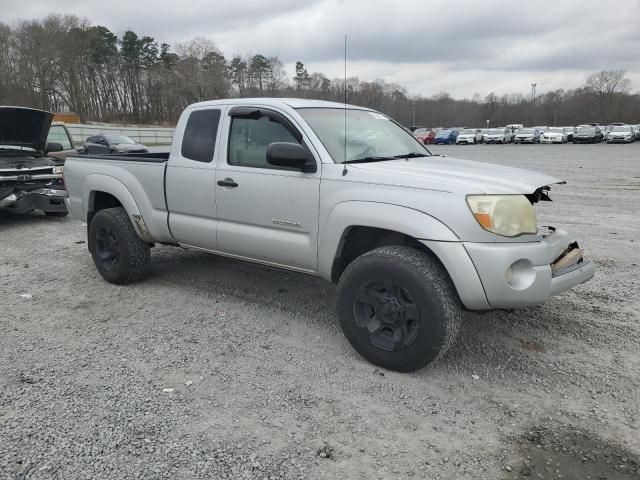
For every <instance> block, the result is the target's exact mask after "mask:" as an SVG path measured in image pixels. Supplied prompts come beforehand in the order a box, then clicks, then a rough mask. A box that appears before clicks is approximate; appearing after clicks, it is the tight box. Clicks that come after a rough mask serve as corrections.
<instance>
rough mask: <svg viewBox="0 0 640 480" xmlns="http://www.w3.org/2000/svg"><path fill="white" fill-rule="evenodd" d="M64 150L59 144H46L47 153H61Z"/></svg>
mask: <svg viewBox="0 0 640 480" xmlns="http://www.w3.org/2000/svg"><path fill="white" fill-rule="evenodd" d="M63 150H64V147H63V146H62V144H61V143H56V142H49V143H47V147H46V151H47V153H51V152H61V151H63Z"/></svg>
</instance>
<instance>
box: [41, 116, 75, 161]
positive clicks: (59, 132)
mask: <svg viewBox="0 0 640 480" xmlns="http://www.w3.org/2000/svg"><path fill="white" fill-rule="evenodd" d="M55 144H58V145H60V147H62V150H57V148H51V146H54V147H57V146H56V145H55ZM47 150H48V155H49V156H50V157H53V158H56V159H58V160H64V159H65V158H67V155H71V154H75V153H77V150H76V147H75V146H74V144H73V139H72V138H71V134H70V133H69V130H67V127H66V126H65V124H64V123H62V122H53V123H52V124H51V128H49V135H47Z"/></svg>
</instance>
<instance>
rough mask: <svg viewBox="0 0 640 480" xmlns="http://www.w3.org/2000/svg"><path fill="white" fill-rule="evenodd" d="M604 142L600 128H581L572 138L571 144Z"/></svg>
mask: <svg viewBox="0 0 640 480" xmlns="http://www.w3.org/2000/svg"><path fill="white" fill-rule="evenodd" d="M603 140H604V133H603V132H602V130H601V129H600V127H593V126H583V127H580V129H579V130H578V132H577V133H576V134H575V135H574V136H573V143H600V142H602V141H603Z"/></svg>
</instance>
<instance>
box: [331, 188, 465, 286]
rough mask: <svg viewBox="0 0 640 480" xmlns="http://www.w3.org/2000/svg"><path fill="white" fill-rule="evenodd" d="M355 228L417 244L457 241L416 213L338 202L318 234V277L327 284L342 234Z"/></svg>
mask: <svg viewBox="0 0 640 480" xmlns="http://www.w3.org/2000/svg"><path fill="white" fill-rule="evenodd" d="M356 226H361V227H373V228H381V229H385V230H391V231H395V232H399V233H402V234H405V235H409V236H410V237H413V238H415V239H417V240H437V241H444V242H459V241H460V239H459V238H458V236H457V235H456V234H455V233H454V232H453V231H452V230H451V229H450V228H449V227H448V226H447V225H445V224H444V223H442V222H441V221H440V220H438V219H436V218H434V217H432V216H431V215H429V214H427V213H425V212H422V211H420V210H416V209H413V208H410V207H406V206H402V205H395V204H389V203H378V202H371V201H347V202H342V203H339V204H337V205H335V206H334V207H333V209H332V210H331V212H329V215H328V216H327V219H326V221H325V222H324V225H323V226H322V228H321V230H320V235H319V238H320V242H319V249H318V273H319V275H320V276H321V277H322V278H325V279H327V280H331V270H332V268H333V262H334V259H335V257H336V255H337V252H338V249H339V248H340V244H341V242H342V239H343V237H344V233H345V231H346V230H347V229H348V228H350V227H356Z"/></svg>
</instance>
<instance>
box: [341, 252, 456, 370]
mask: <svg viewBox="0 0 640 480" xmlns="http://www.w3.org/2000/svg"><path fill="white" fill-rule="evenodd" d="M377 280H381V281H386V280H391V281H392V282H394V283H397V284H398V285H399V286H400V287H401V289H402V291H406V292H407V293H409V294H410V297H412V300H413V302H414V306H415V307H417V311H418V312H419V315H418V316H419V320H418V321H417V323H418V329H417V334H415V333H414V335H415V339H414V340H413V342H412V343H411V344H409V345H406V346H402V347H401V349H399V350H396V351H389V350H387V349H383V348H380V346H378V345H376V344H375V342H374V339H373V337H372V334H370V331H369V330H368V329H367V328H363V327H362V326H359V325H358V319H362V315H363V314H362V313H361V312H362V310H361V308H362V303H360V302H359V300H358V298H361V297H360V294H361V293H362V292H363V288H364V289H366V286H367V285H370V284H372V283H375V282H376V281H377ZM375 293H376V295H380V293H379V292H378V291H376V292H375ZM365 295H366V294H365ZM385 298H387V297H385ZM365 303H366V302H365ZM337 309H338V317H339V320H340V326H341V327H342V331H343V332H344V334H345V336H346V337H347V340H349V343H351V345H352V346H353V348H354V349H355V350H356V351H357V352H358V353H359V354H360V355H361V356H362V357H364V358H365V359H366V360H368V361H369V362H371V363H373V364H374V365H378V366H380V367H383V368H386V369H389V370H396V371H400V372H411V371H414V370H418V369H420V368H422V367H424V366H426V365H428V364H429V363H432V362H434V361H436V360H437V359H438V358H440V357H441V356H442V355H443V354H444V353H445V352H446V351H447V350H448V349H449V347H450V346H451V345H452V344H453V343H454V341H455V339H456V337H457V335H458V332H459V330H460V325H461V323H462V305H461V302H460V299H459V297H458V293H457V292H456V289H455V287H454V285H453V282H452V281H451V278H450V277H449V275H448V273H447V272H446V270H445V269H444V268H443V266H442V265H441V264H440V262H438V260H437V259H435V258H433V257H432V256H431V255H429V254H427V253H425V252H422V251H420V250H418V249H416V248H412V247H406V246H386V247H381V248H377V249H375V250H372V251H370V252H368V253H366V254H364V255H362V256H360V257H358V258H356V259H355V260H354V261H353V262H352V263H351V264H349V266H348V267H347V268H346V270H345V271H344V273H343V274H342V276H341V278H340V281H339V282H338V299H337ZM382 310H383V309H382V307H380V311H382ZM371 311H372V312H376V313H373V315H374V316H375V315H377V309H376V308H375V307H371ZM429 312H430V313H429ZM375 318H378V317H377V316H376V317H375ZM365 320H366V315H365ZM411 322H414V320H411ZM413 328H414V329H415V327H413ZM414 332H415V330H414ZM377 335H379V334H377ZM388 335H391V334H388Z"/></svg>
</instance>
